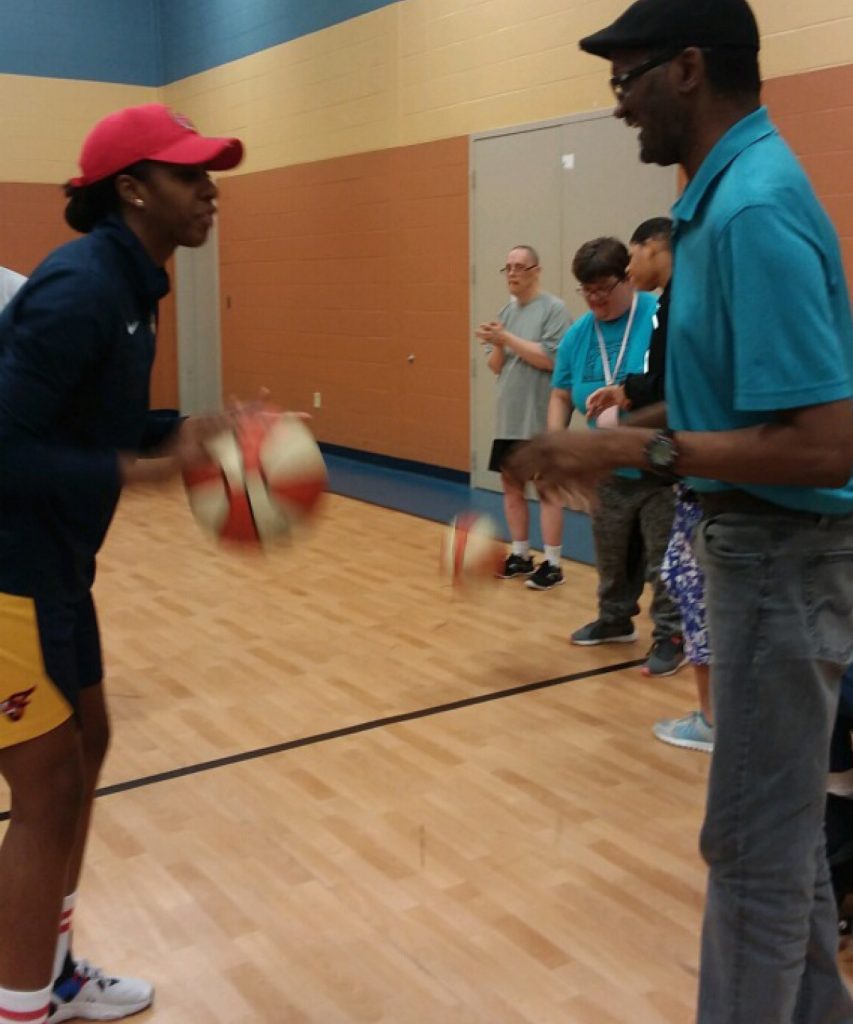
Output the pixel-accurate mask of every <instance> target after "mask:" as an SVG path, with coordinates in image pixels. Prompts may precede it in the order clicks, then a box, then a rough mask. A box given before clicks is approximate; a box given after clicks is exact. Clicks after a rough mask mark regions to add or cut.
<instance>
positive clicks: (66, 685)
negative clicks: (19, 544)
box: [0, 594, 103, 748]
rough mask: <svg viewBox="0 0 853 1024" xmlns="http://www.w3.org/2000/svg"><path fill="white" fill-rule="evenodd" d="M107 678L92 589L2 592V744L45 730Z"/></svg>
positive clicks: (63, 718)
mask: <svg viewBox="0 0 853 1024" xmlns="http://www.w3.org/2000/svg"><path fill="white" fill-rule="evenodd" d="M102 678H103V663H102V659H101V639H100V634H99V632H98V620H97V616H96V615H95V606H94V604H93V602H92V595H91V594H85V595H84V596H83V597H81V598H77V599H75V600H67V599H59V598H50V599H49V600H41V599H39V600H34V599H33V598H32V597H19V596H17V595H14V594H0V748H2V747H9V746H14V745H15V744H18V743H23V742H24V741H25V740H29V739H34V738H35V737H37V736H43V735H44V734H45V733H47V732H50V731H51V730H52V729H55V728H56V727H57V726H58V725H60V724H61V723H62V722H64V721H66V719H68V718H70V717H71V715H72V714H74V713H75V712H76V711H77V707H78V704H79V694H80V691H81V690H82V689H85V688H86V687H87V686H95V685H97V684H98V683H100V682H101V680H102Z"/></svg>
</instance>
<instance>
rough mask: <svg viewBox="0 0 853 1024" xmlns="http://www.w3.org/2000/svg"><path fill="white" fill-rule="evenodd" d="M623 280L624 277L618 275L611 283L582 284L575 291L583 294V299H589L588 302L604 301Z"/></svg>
mask: <svg viewBox="0 0 853 1024" xmlns="http://www.w3.org/2000/svg"><path fill="white" fill-rule="evenodd" d="M624 280H625V278H624V277H620V278H619V279H618V280H616V281H614V282H613V284H596V285H592V286H590V285H586V284H582V285H581V286H580V288H578V289H577V291H578V293H579V294H581V295H583V297H584V298H585V299H589V301H590V302H604V300H605V299H608V298H610V294H611V292H612V291H613V290H614V289H615V288H618V287H619V285H620V284H622V282H623V281H624Z"/></svg>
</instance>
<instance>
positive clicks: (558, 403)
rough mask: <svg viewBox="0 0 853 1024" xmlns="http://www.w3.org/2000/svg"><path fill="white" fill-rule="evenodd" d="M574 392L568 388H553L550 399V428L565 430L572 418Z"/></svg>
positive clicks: (551, 429)
mask: <svg viewBox="0 0 853 1024" xmlns="http://www.w3.org/2000/svg"><path fill="white" fill-rule="evenodd" d="M572 410H573V405H572V393H571V391H569V390H567V389H566V388H551V397H550V398H549V399H548V418H547V420H546V422H547V424H548V430H549V432H550V431H553V430H565V429H566V427H567V426H568V423H569V420H570V419H571V418H572Z"/></svg>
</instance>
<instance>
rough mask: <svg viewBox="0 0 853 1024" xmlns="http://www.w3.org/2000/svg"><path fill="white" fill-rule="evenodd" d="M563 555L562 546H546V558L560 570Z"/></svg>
mask: <svg viewBox="0 0 853 1024" xmlns="http://www.w3.org/2000/svg"><path fill="white" fill-rule="evenodd" d="M562 555H563V546H562V544H546V545H545V558H546V559H547V560H548V561H549V562H550V563H551V565H556V567H557V568H558V569H559V568H560V558H561V557H562Z"/></svg>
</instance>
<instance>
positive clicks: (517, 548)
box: [512, 540, 530, 558]
mask: <svg viewBox="0 0 853 1024" xmlns="http://www.w3.org/2000/svg"><path fill="white" fill-rule="evenodd" d="M512 553H513V554H514V555H519V556H520V557H521V558H529V557H530V541H529V540H514V541H513V542H512Z"/></svg>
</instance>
